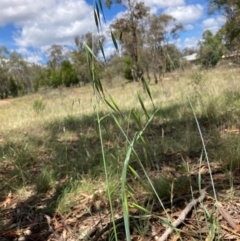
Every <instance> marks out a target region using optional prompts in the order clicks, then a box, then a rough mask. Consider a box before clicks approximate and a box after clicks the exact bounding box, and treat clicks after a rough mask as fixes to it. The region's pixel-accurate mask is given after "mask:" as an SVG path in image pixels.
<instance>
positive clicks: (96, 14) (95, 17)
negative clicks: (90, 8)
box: [94, 4, 100, 32]
mask: <svg viewBox="0 0 240 241" xmlns="http://www.w3.org/2000/svg"><path fill="white" fill-rule="evenodd" d="M98 15H99V12H98V7H97V4H96V8H95V9H94V20H95V24H96V26H97V29H98V32H99V31H100V28H99V25H100V23H99V18H98V17H99V16H98Z"/></svg>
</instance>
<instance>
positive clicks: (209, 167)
mask: <svg viewBox="0 0 240 241" xmlns="http://www.w3.org/2000/svg"><path fill="white" fill-rule="evenodd" d="M187 98H188V102H189V104H190V106H191V109H192V113H193V115H194V119H195V121H196V124H197V128H198V132H199V135H200V138H201V141H202V146H203V150H204V154H205V157H206V161H207V164H208V170H209V175H210V179H211V185H212V188H213V194H214V198H215V201H216V202H217V200H218V199H217V193H216V189H215V185H214V180H213V175H212V170H211V166H210V161H209V158H208V153H207V149H206V145H205V142H204V139H203V135H202V131H201V128H200V125H199V122H198V119H197V116H196V114H195V111H194V109H193V106H192V102H191V101H190V99H189V97H188V96H187Z"/></svg>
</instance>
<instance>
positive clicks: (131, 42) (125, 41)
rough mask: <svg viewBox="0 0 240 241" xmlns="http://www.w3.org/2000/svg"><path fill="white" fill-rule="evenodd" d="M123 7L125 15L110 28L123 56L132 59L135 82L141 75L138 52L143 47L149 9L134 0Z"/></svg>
mask: <svg viewBox="0 0 240 241" xmlns="http://www.w3.org/2000/svg"><path fill="white" fill-rule="evenodd" d="M124 6H125V7H126V13H125V14H123V16H122V17H120V18H117V19H116V20H115V21H114V22H113V23H112V24H111V28H112V29H113V30H114V35H115V37H116V38H117V39H118V40H119V41H120V43H121V45H122V49H123V54H125V55H129V56H130V57H131V58H132V63H133V68H132V70H133V72H134V75H133V77H135V80H136V81H139V80H140V79H141V78H142V75H143V69H142V66H141V64H140V50H141V49H142V48H143V47H144V38H143V36H144V31H145V30H144V28H145V25H146V20H147V17H148V16H149V13H150V8H149V7H147V6H145V4H144V2H138V1H136V0H127V1H125V3H124Z"/></svg>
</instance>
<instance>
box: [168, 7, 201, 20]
mask: <svg viewBox="0 0 240 241" xmlns="http://www.w3.org/2000/svg"><path fill="white" fill-rule="evenodd" d="M164 13H166V14H169V15H171V16H173V17H174V18H176V19H177V20H178V21H179V22H181V23H191V22H194V21H196V20H198V19H199V18H201V17H202V15H203V7H202V6H201V5H200V4H196V5H187V6H178V7H170V8H167V9H166V10H165V11H164Z"/></svg>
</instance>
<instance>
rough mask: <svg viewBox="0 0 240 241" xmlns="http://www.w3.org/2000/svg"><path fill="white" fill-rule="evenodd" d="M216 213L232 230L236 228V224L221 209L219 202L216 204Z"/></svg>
mask: <svg viewBox="0 0 240 241" xmlns="http://www.w3.org/2000/svg"><path fill="white" fill-rule="evenodd" d="M217 208H218V212H219V213H220V214H221V215H222V216H223V218H224V219H225V220H226V221H227V222H228V224H229V225H230V226H231V228H232V229H235V228H236V225H237V224H236V222H235V221H234V219H233V218H232V216H231V215H230V214H229V213H228V212H227V211H226V210H225V209H224V208H223V206H222V204H221V203H220V202H218V203H217Z"/></svg>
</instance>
